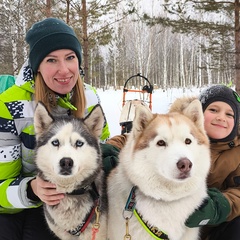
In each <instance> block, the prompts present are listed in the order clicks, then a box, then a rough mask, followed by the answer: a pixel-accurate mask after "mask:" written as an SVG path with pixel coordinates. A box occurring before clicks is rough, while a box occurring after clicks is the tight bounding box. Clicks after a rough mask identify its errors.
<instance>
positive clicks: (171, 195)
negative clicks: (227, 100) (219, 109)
mask: <svg viewBox="0 0 240 240" xmlns="http://www.w3.org/2000/svg"><path fill="white" fill-rule="evenodd" d="M179 112H180V111H179ZM209 167H210V151H209V142H208V138H207V136H206V134H205V131H204V127H203V114H202V109H201V105H200V102H199V101H198V100H195V101H193V102H191V103H190V104H189V105H188V106H187V107H186V108H185V107H184V109H183V110H182V112H181V113H173V112H171V113H169V114H165V115H160V114H152V113H151V112H150V111H149V110H147V109H145V108H144V107H142V106H139V107H137V108H136V115H135V119H134V122H133V128H132V131H131V133H130V135H129V137H128V140H127V143H126V145H125V147H124V148H123V149H122V151H121V152H120V155H119V164H118V166H117V168H116V169H114V170H113V171H112V173H111V174H110V176H109V178H108V198H109V216H108V239H109V240H121V239H124V236H125V234H126V232H127V228H126V218H129V219H128V227H129V234H130V236H131V239H133V240H136V239H137V240H138V239H144V240H152V239H154V238H153V234H156V235H159V234H160V232H161V231H162V232H164V233H165V234H166V235H167V237H166V238H165V239H170V240H197V239H198V237H199V229H198V228H192V229H190V228H187V227H186V226H185V224H184V223H185V221H186V220H187V218H188V217H189V215H190V214H191V213H193V212H194V210H195V209H196V208H197V207H199V206H200V205H201V203H202V201H203V199H204V198H205V197H206V196H207V193H206V177H207V174H208V171H209ZM134 186H136V190H135V200H134V202H135V204H136V205H135V210H136V211H137V212H138V213H139V215H137V216H136V215H135V214H132V216H131V211H125V210H124V208H125V205H126V203H127V200H128V198H129V194H130V192H131V189H132V187H134ZM139 219H141V220H139ZM145 224H146V225H147V226H148V227H146V226H145V227H143V225H145ZM147 228H148V229H150V230H149V231H147V230H146V229H147ZM162 236H164V235H162ZM127 239H128V238H127ZM156 239H157V238H156ZM159 239H161V238H159Z"/></svg>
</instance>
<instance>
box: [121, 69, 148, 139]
mask: <svg viewBox="0 0 240 240" xmlns="http://www.w3.org/2000/svg"><path fill="white" fill-rule="evenodd" d="M133 80H135V83H134V84H132V86H133V85H134V86H136V85H137V88H136V89H130V88H129V87H127V86H128V85H129V82H130V81H133ZM152 92H153V86H152V84H151V83H150V82H149V80H148V79H147V78H146V77H144V76H142V75H141V74H140V73H138V74H137V75H133V76H132V77H130V78H129V79H127V81H126V82H125V84H124V87H123V102H122V111H121V115H120V121H119V122H120V126H121V134H124V133H128V132H130V131H131V129H132V121H133V119H134V116H135V107H136V105H137V104H142V105H143V106H145V107H147V108H149V109H150V110H152ZM127 93H139V99H130V100H126V95H127Z"/></svg>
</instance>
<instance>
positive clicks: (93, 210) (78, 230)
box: [67, 182, 100, 236]
mask: <svg viewBox="0 0 240 240" xmlns="http://www.w3.org/2000/svg"><path fill="white" fill-rule="evenodd" d="M87 191H88V192H89V193H90V195H91V197H92V199H93V201H94V203H95V204H94V206H93V207H92V208H91V211H90V213H89V214H88V215H87V216H86V217H85V219H84V221H83V222H82V223H80V224H79V225H78V226H77V227H76V228H74V229H72V230H68V231H67V232H68V233H70V234H71V235H74V236H79V235H80V234H81V233H82V232H83V231H84V230H85V229H86V228H87V226H88V224H89V223H90V221H91V219H92V217H93V215H94V213H96V223H95V224H94V227H93V228H94V229H95V230H97V229H98V228H99V225H98V221H99V214H100V211H99V196H100V195H99V193H98V191H97V187H96V184H95V182H92V184H91V187H90V186H89V185H88V186H86V187H84V188H79V189H77V190H74V191H73V192H71V193H68V194H69V195H81V194H84V193H85V192H87Z"/></svg>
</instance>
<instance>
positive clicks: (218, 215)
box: [185, 188, 231, 228]
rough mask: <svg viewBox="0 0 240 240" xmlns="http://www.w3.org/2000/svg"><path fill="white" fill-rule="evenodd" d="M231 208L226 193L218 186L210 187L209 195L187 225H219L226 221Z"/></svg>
mask: <svg viewBox="0 0 240 240" xmlns="http://www.w3.org/2000/svg"><path fill="white" fill-rule="evenodd" d="M230 210H231V208H230V204H229V202H228V200H227V199H226V198H225V197H224V195H223V194H222V193H221V192H220V191H219V190H218V189H216V188H209V189H208V197H207V198H206V199H205V200H204V202H203V203H202V205H201V206H200V207H199V208H198V209H197V210H195V212H194V213H193V214H192V215H190V217H189V218H188V219H187V221H186V222H185V225H186V226H187V227H190V228H193V227H200V226H203V225H218V224H220V223H222V222H225V221H226V219H227V217H228V215H229V213H230Z"/></svg>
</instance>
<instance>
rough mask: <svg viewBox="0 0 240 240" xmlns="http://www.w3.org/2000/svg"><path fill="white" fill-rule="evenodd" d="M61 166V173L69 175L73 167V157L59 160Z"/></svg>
mask: <svg viewBox="0 0 240 240" xmlns="http://www.w3.org/2000/svg"><path fill="white" fill-rule="evenodd" d="M59 164H60V167H61V174H63V175H69V174H71V170H72V167H73V160H72V159H71V158H62V159H61V160H60V162H59Z"/></svg>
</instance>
